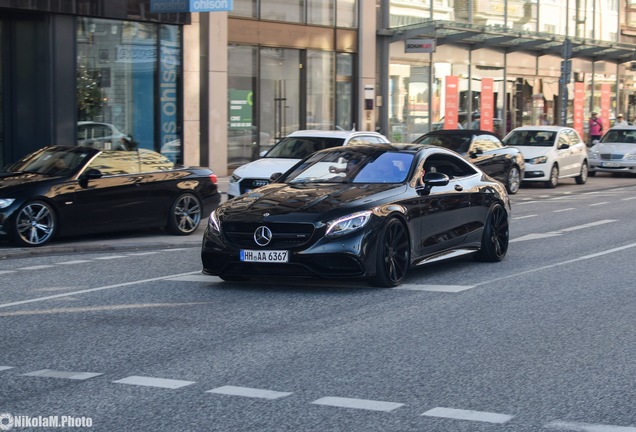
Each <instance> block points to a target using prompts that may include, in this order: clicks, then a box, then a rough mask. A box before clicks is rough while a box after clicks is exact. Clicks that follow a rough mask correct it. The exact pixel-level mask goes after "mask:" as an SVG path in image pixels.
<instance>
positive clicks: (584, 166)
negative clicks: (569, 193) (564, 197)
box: [574, 161, 589, 184]
mask: <svg viewBox="0 0 636 432" xmlns="http://www.w3.org/2000/svg"><path fill="white" fill-rule="evenodd" d="M588 175H589V169H588V167H587V161H583V163H582V164H581V173H580V174H579V175H578V176H576V177H575V178H574V180H576V184H585V182H586V181H587V176H588Z"/></svg>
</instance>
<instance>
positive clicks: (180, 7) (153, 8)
mask: <svg viewBox="0 0 636 432" xmlns="http://www.w3.org/2000/svg"><path fill="white" fill-rule="evenodd" d="M232 7H233V4H232V0H150V12H152V13H169V12H228V11H231V10H232Z"/></svg>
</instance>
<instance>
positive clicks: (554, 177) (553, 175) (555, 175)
mask: <svg viewBox="0 0 636 432" xmlns="http://www.w3.org/2000/svg"><path fill="white" fill-rule="evenodd" d="M558 184H559V167H557V166H556V165H552V169H550V180H548V181H547V182H546V186H547V187H549V188H555V187H557V185H558Z"/></svg>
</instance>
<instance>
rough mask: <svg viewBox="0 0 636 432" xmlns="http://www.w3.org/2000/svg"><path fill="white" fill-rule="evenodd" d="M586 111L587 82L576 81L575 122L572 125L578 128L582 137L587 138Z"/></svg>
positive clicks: (575, 128)
mask: <svg viewBox="0 0 636 432" xmlns="http://www.w3.org/2000/svg"><path fill="white" fill-rule="evenodd" d="M584 111H585V83H582V82H575V83H574V114H573V115H574V119H573V121H574V123H573V125H572V127H573V128H574V130H576V131H577V132H578V133H579V135H580V136H581V138H582V139H585V135H584V133H583V122H584V121H585V120H584V118H583V114H584Z"/></svg>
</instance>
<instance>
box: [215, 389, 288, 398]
mask: <svg viewBox="0 0 636 432" xmlns="http://www.w3.org/2000/svg"><path fill="white" fill-rule="evenodd" d="M206 393H216V394H223V395H230V396H244V397H251V398H259V399H279V398H282V397H285V396H289V395H291V394H293V393H289V392H280V391H274V390H264V389H257V388H250V387H236V386H223V387H217V388H214V389H212V390H208V391H206Z"/></svg>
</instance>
